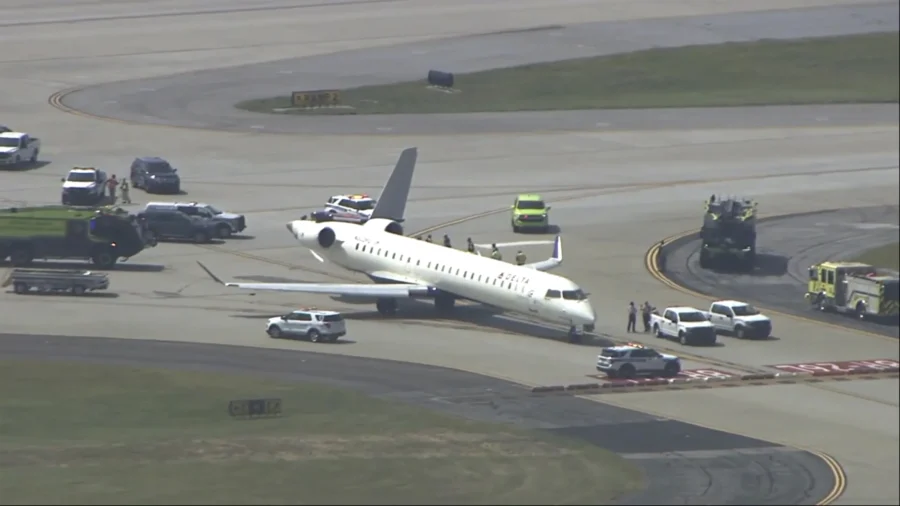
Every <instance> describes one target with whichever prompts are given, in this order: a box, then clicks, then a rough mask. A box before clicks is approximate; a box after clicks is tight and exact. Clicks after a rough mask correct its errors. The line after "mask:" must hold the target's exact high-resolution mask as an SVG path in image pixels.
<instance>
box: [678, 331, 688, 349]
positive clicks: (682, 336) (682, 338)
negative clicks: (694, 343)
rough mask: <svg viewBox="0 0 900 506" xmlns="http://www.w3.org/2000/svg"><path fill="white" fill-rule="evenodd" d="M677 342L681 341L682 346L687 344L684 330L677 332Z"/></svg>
mask: <svg viewBox="0 0 900 506" xmlns="http://www.w3.org/2000/svg"><path fill="white" fill-rule="evenodd" d="M678 342H679V343H681V344H682V345H683V346H687V344H688V338H687V334H685V333H684V332H679V333H678Z"/></svg>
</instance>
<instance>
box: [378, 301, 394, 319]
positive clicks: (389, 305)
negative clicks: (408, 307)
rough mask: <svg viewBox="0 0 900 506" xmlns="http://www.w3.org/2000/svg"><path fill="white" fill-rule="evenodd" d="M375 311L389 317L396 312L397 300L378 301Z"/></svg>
mask: <svg viewBox="0 0 900 506" xmlns="http://www.w3.org/2000/svg"><path fill="white" fill-rule="evenodd" d="M375 309H377V310H378V312H379V313H381V314H382V315H383V316H390V315H392V314H394V313H396V312H397V299H378V301H376V302H375Z"/></svg>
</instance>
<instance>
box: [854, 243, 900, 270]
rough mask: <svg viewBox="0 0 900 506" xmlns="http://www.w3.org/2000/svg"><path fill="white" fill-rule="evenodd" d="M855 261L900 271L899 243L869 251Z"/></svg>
mask: <svg viewBox="0 0 900 506" xmlns="http://www.w3.org/2000/svg"><path fill="white" fill-rule="evenodd" d="M856 261H857V262H863V263H867V264H869V265H874V266H875V267H883V268H885V269H894V270H900V243H896V242H894V243H891V244H886V245H884V246H881V247H878V248H873V249H870V250H869V251H866V252H865V253H863V254H862V255H860V256H859V257H858V258H856Z"/></svg>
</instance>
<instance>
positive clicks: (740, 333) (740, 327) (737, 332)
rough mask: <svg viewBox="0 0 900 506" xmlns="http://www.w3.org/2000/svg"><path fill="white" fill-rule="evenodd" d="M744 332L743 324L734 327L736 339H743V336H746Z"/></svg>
mask: <svg viewBox="0 0 900 506" xmlns="http://www.w3.org/2000/svg"><path fill="white" fill-rule="evenodd" d="M746 332H747V331H746V330H745V329H744V326H743V325H738V326H737V327H735V328H734V337H736V338H738V339H744V338H745V337H747V334H746Z"/></svg>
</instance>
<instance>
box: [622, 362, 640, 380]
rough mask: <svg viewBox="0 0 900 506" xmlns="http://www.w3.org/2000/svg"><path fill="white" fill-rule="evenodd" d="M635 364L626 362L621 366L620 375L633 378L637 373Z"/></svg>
mask: <svg viewBox="0 0 900 506" xmlns="http://www.w3.org/2000/svg"><path fill="white" fill-rule="evenodd" d="M635 372H637V371H635V370H634V366H633V365H631V364H625V365H623V366H622V367H621V368H619V374H618V376H619V377H620V378H622V379H631V378H633V377H634V374H635Z"/></svg>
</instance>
